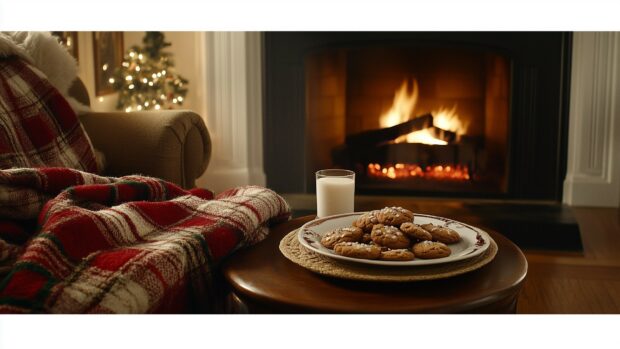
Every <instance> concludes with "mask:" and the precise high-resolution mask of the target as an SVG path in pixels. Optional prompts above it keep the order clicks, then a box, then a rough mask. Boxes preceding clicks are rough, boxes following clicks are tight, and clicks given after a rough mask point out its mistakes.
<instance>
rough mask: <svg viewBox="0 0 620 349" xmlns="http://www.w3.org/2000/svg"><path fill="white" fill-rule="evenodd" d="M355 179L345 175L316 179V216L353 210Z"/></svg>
mask: <svg viewBox="0 0 620 349" xmlns="http://www.w3.org/2000/svg"><path fill="white" fill-rule="evenodd" d="M354 197H355V180H354V179H352V178H346V177H322V178H317V180H316V210H317V214H316V215H317V216H318V217H326V216H331V215H334V214H340V213H350V212H353V199H354Z"/></svg>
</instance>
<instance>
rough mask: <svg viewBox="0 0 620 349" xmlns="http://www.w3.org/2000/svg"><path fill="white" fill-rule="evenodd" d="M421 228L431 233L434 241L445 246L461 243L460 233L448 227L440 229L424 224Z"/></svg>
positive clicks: (430, 224)
mask: <svg viewBox="0 0 620 349" xmlns="http://www.w3.org/2000/svg"><path fill="white" fill-rule="evenodd" d="M421 227H422V228H423V229H424V230H426V231H428V232H429V233H431V235H432V236H433V240H436V241H439V242H443V243H444V244H454V243H457V242H459V241H461V236H460V235H459V233H457V232H456V231H454V230H452V229H450V228H448V227H440V226H438V225H433V224H432V223H428V224H422V225H421Z"/></svg>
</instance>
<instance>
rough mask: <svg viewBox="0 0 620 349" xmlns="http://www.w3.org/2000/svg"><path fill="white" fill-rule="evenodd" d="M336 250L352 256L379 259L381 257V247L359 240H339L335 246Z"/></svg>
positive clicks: (338, 252) (340, 253)
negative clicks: (362, 242)
mask: <svg viewBox="0 0 620 349" xmlns="http://www.w3.org/2000/svg"><path fill="white" fill-rule="evenodd" d="M334 252H336V253H337V254H339V255H341V256H346V257H351V258H362V259H377V258H379V257H381V248H379V247H378V246H375V245H367V244H361V243H359V242H339V243H337V244H336V245H335V246H334Z"/></svg>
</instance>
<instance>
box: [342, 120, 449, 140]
mask: <svg viewBox="0 0 620 349" xmlns="http://www.w3.org/2000/svg"><path fill="white" fill-rule="evenodd" d="M432 126H433V115H431V114H430V113H429V114H424V115H422V116H419V117H416V118H414V119H411V120H408V121H405V122H403V123H401V124H398V125H394V126H392V127H387V128H381V129H376V130H368V131H363V132H359V133H356V134H352V135H349V136H347V137H346V138H345V143H346V144H347V146H349V147H356V148H357V147H371V146H376V145H378V144H381V143H385V142H389V141H392V140H394V139H396V138H398V137H399V136H402V135H406V134H408V133H411V132H414V131H419V130H423V129H425V128H429V127H432ZM448 132H449V131H448Z"/></svg>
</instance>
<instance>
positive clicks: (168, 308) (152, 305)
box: [0, 168, 290, 313]
mask: <svg viewBox="0 0 620 349" xmlns="http://www.w3.org/2000/svg"><path fill="white" fill-rule="evenodd" d="M50 198H51V199H50ZM15 215H17V216H20V217H21V218H25V219H27V218H29V217H33V215H37V216H38V222H37V226H38V228H37V229H36V234H35V235H33V236H31V237H28V236H23V235H20V234H19V233H15V232H16V231H22V232H23V231H27V229H21V228H16V229H12V230H11V229H6V230H5V231H2V230H1V229H2V228H1V227H2V225H1V223H0V237H2V238H3V239H4V238H6V239H4V240H0V241H2V243H0V249H3V248H4V249H5V251H2V252H0V253H5V254H10V253H11V251H7V250H6V248H7V246H14V247H15V248H17V249H20V248H19V245H18V244H13V243H11V242H13V241H15V240H16V236H17V237H19V238H21V239H22V240H23V239H24V238H27V241H28V242H27V243H26V245H25V247H23V249H21V250H20V254H19V258H18V259H17V261H16V262H15V263H14V264H13V266H12V268H11V270H10V272H9V274H8V275H7V276H6V277H5V278H4V280H3V281H2V282H1V283H0V312H11V313H24V312H51V313H152V312H183V311H187V310H188V309H190V310H191V311H197V312H205V311H210V310H212V309H213V304H212V302H213V295H214V292H215V291H214V285H213V275H214V271H215V268H216V267H217V265H218V262H220V261H221V260H222V259H223V258H225V257H227V256H229V255H230V254H231V253H232V252H233V251H235V250H236V249H238V248H240V247H242V246H247V245H251V244H254V243H256V242H258V241H260V240H262V239H263V238H264V237H265V236H266V234H267V227H268V225H269V224H270V223H272V222H278V221H283V220H287V219H289V217H290V209H289V207H288V205H287V203H286V202H285V201H284V199H282V198H281V197H280V196H279V195H277V194H276V193H274V192H273V191H271V190H269V189H266V188H262V187H256V186H248V187H240V188H234V189H231V190H228V191H226V192H224V193H221V194H219V195H218V196H217V197H216V198H213V195H212V193H211V192H210V191H208V190H204V189H195V190H191V191H186V190H183V189H181V188H179V187H177V186H176V185H174V184H171V183H168V182H165V181H162V180H159V179H154V178H149V177H142V176H128V177H121V178H109V177H101V176H97V175H93V174H89V173H85V172H81V171H77V170H72V169H66V168H42V169H12V170H0V221H3V218H4V223H5V227H6V226H8V225H6V223H7V222H8V221H7V219H6V218H7V217H15ZM9 223H10V222H9ZM13 223H15V221H13ZM22 223H23V222H22ZM32 226H34V225H32ZM22 228H23V227H22ZM20 229H21V230H20ZM11 231H13V234H11V233H10V232H11ZM7 233H8V234H7ZM30 233H33V232H32V231H31V232H30ZM3 234H4V235H3ZM17 240H19V239H17ZM3 246H4V247H3Z"/></svg>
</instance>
